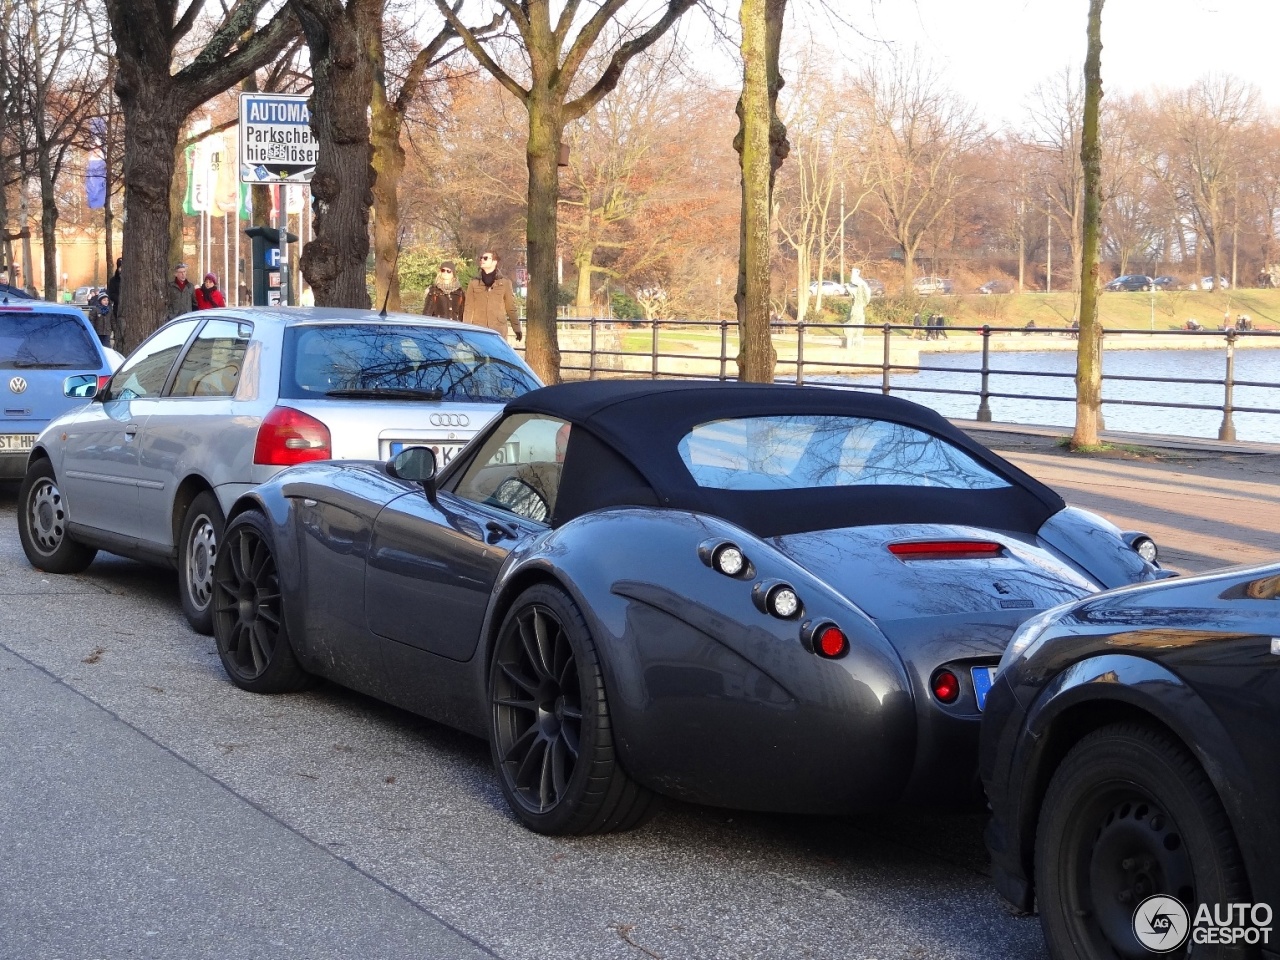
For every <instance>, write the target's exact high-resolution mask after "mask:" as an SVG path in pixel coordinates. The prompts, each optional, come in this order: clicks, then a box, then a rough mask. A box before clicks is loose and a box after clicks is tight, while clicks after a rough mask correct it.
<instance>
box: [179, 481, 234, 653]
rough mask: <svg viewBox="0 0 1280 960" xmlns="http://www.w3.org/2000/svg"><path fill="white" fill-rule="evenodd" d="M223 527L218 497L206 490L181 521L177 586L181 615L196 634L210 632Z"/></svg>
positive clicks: (193, 501) (193, 502) (211, 631)
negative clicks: (214, 570) (183, 615)
mask: <svg viewBox="0 0 1280 960" xmlns="http://www.w3.org/2000/svg"><path fill="white" fill-rule="evenodd" d="M223 526H225V521H224V520H223V518H222V508H221V507H220V506H219V505H218V498H217V497H215V496H214V495H213V494H212V493H211V492H209V491H207V490H206V491H204V492H203V493H201V494H199V495H198V496H197V497H196V498H195V499H194V500H192V501H191V506H189V507H188V508H187V512H186V514H185V515H184V516H183V518H182V532H181V534H180V535H179V541H178V543H179V554H178V585H179V587H180V588H181V590H180V592H181V594H182V612H183V613H184V614H186V617H187V622H188V623H190V624H191V629H193V630H195V631H196V632H197V633H204V634H210V633H213V606H212V600H213V569H214V564H215V562H216V560H217V556H218V541H219V540H220V539H221V538H222V528H223Z"/></svg>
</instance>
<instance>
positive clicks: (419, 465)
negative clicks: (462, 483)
mask: <svg viewBox="0 0 1280 960" xmlns="http://www.w3.org/2000/svg"><path fill="white" fill-rule="evenodd" d="M387 473H389V474H391V476H393V477H396V478H398V479H400V480H408V481H409V482H410V483H418V484H421V485H422V489H423V490H424V491H425V492H426V494H427V499H428V500H430V501H431V502H432V503H435V502H436V452H435V451H434V450H432V449H431V448H430V447H405V448H404V449H403V450H401V451H400V452H399V453H397V454H396V455H395V456H394V457H392V458H391V459H390V460H388V461H387Z"/></svg>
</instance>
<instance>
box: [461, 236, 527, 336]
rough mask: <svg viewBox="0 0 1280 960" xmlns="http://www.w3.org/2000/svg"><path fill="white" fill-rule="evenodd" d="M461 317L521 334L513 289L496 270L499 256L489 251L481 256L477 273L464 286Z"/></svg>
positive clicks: (503, 331) (468, 321)
mask: <svg viewBox="0 0 1280 960" xmlns="http://www.w3.org/2000/svg"><path fill="white" fill-rule="evenodd" d="M462 319H463V320H464V321H466V322H467V323H474V324H476V325H477V326H481V327H488V328H489V329H490V330H497V331H498V333H501V334H504V335H505V334H506V332H507V327H508V326H510V328H511V330H512V331H513V332H514V333H515V335H516V339H517V340H519V339H520V338H521V337H522V336H523V334H522V332H521V330H520V314H519V312H518V311H517V310H516V294H515V290H514V289H512V286H511V281H510V280H508V279H507V278H506V277H504V276H503V275H502V272H501V271H500V270H499V269H498V258H497V256H496V255H495V254H494V252H493V251H492V250H486V251H485V252H484V254H483V255H482V256H481V257H480V274H479V275H478V276H477V277H476V278H475V279H473V280H472V281H471V284H470V285H469V286H468V287H467V301H466V305H465V308H464V310H463V315H462Z"/></svg>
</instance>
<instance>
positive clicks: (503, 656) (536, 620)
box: [489, 584, 653, 834]
mask: <svg viewBox="0 0 1280 960" xmlns="http://www.w3.org/2000/svg"><path fill="white" fill-rule="evenodd" d="M489 699H490V706H491V721H490V742H491V744H492V749H493V762H494V766H495V767H496V768H497V770H498V776H499V777H500V778H501V781H502V790H503V793H504V794H505V795H506V798H507V801H508V803H510V804H511V808H512V810H514V811H515V813H516V815H517V816H518V817H519V818H520V819H521V820H522V821H523V822H524V823H525V825H526V826H528V827H530V828H531V829H533V830H537V831H538V832H540V833H550V834H582V833H604V832H607V831H610V830H627V829H630V828H632V827H635V826H638V825H639V824H640V823H642V822H643V821H644V820H645V818H646V817H647V816H648V814H649V812H650V809H651V807H652V799H653V795H652V793H651V792H650V791H649V790H647V789H645V788H644V787H642V786H640V785H639V784H637V783H635V782H634V781H632V780H631V778H630V777H628V776H627V774H626V772H625V771H624V770H623V769H622V767H621V766H620V765H619V764H618V762H617V759H616V757H615V754H614V746H613V731H612V728H611V726H610V721H609V709H608V704H607V702H606V700H605V693H604V682H603V679H602V678H601V674H600V664H599V661H598V659H597V656H596V649H595V645H594V644H593V643H592V641H591V634H590V631H589V630H588V629H587V625H586V622H585V621H584V620H583V618H582V614H581V612H580V611H579V610H578V608H577V607H576V606H575V605H574V603H573V601H572V600H571V599H570V598H569V597H568V596H567V595H566V594H565V593H564V592H563V591H561V590H559V589H558V588H556V587H554V586H551V585H550V584H538V585H537V586H534V587H531V588H529V589H528V590H526V591H525V592H524V593H523V594H521V595H520V597H519V598H518V599H517V600H516V602H515V604H514V605H513V606H512V607H511V610H510V611H509V612H508V614H507V616H506V619H505V620H504V621H503V624H502V628H501V630H500V631H499V635H498V642H497V645H496V647H495V649H494V655H493V661H492V664H491V666H490V671H489Z"/></svg>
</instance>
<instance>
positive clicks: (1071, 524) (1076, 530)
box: [1036, 507, 1164, 588]
mask: <svg viewBox="0 0 1280 960" xmlns="http://www.w3.org/2000/svg"><path fill="white" fill-rule="evenodd" d="M1036 535H1037V536H1038V537H1039V538H1040V539H1041V540H1042V541H1044V543H1046V544H1048V545H1049V546H1050V547H1052V548H1053V549H1054V550H1055V551H1057V552H1058V553H1059V554H1060V555H1061V556H1062V557H1064V558H1065V559H1066V560H1068V561H1069V562H1071V563H1073V564H1075V565H1076V566H1077V567H1078V568H1079V569H1080V570H1082V571H1084V572H1085V573H1086V574H1088V576H1089V577H1091V578H1092V579H1094V580H1096V581H1097V582H1098V583H1099V584H1101V585H1102V586H1103V587H1107V588H1110V587H1124V586H1128V585H1129V584H1133V583H1143V582H1146V581H1149V580H1159V579H1160V578H1161V577H1163V576H1164V574H1163V573H1162V572H1161V571H1160V568H1159V567H1156V566H1153V565H1152V564H1150V563H1148V562H1147V561H1146V560H1143V559H1142V557H1140V556H1138V553H1137V551H1136V550H1134V549H1133V547H1131V546H1130V545H1129V543H1128V542H1127V541H1126V540H1125V537H1124V534H1123V533H1122V532H1121V530H1120V528H1119V527H1117V526H1115V525H1114V524H1112V523H1110V522H1108V521H1107V520H1104V519H1103V518H1102V517H1100V516H1098V515H1097V514H1094V513H1090V512H1089V511H1087V510H1081V509H1079V508H1077V507H1064V508H1063V509H1061V510H1059V511H1058V512H1057V513H1055V514H1054V515H1053V516H1051V517H1050V518H1049V519H1048V520H1046V521H1045V522H1044V523H1043V524H1042V525H1041V527H1040V529H1039V530H1038V531H1037V534H1036Z"/></svg>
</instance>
